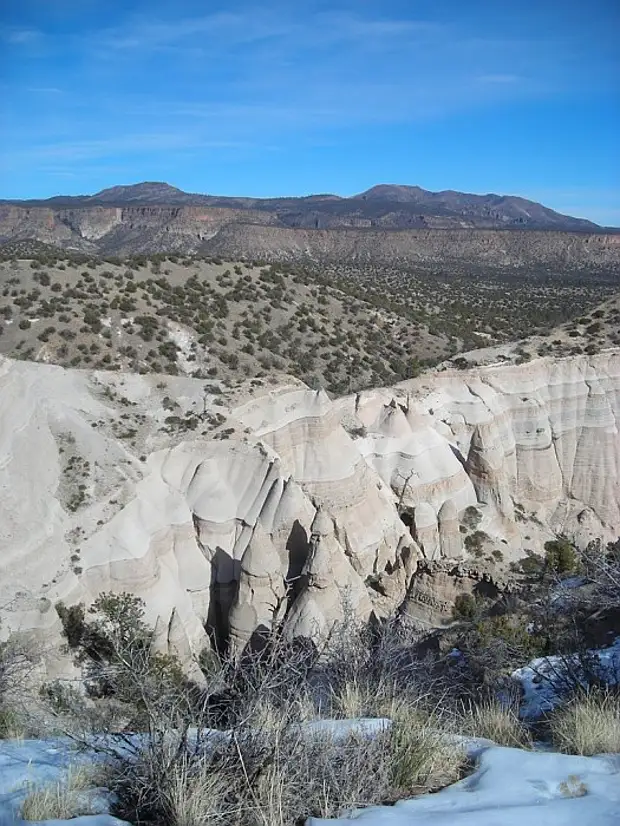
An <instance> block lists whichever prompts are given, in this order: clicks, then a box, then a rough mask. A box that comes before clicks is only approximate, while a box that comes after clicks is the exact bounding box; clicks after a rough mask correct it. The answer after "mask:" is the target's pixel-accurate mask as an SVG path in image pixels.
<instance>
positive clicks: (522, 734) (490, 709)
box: [456, 698, 532, 748]
mask: <svg viewBox="0 0 620 826" xmlns="http://www.w3.org/2000/svg"><path fill="white" fill-rule="evenodd" d="M456 725H457V730H458V731H459V733H461V734H467V735H470V736H471V737H483V738H485V739H486V740H492V741H493V742H494V743H497V744H498V746H511V747H513V748H531V746H532V737H531V734H530V732H529V729H528V728H527V727H526V726H525V725H524V724H523V723H522V722H521V720H520V719H519V714H518V706H517V705H516V704H512V703H511V704H505V703H501V702H500V701H499V700H497V699H494V698H492V699H488V700H483V701H482V702H480V703H478V704H476V705H470V706H468V707H467V708H463V711H462V713H461V714H460V715H458V717H457V721H456Z"/></svg>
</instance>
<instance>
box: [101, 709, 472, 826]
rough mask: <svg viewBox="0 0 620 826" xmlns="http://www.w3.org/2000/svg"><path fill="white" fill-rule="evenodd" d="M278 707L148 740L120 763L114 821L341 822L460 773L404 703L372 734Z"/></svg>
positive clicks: (455, 751)
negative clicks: (208, 735) (184, 735)
mask: <svg viewBox="0 0 620 826" xmlns="http://www.w3.org/2000/svg"><path fill="white" fill-rule="evenodd" d="M297 714H298V712H297V710H291V709H289V708H286V707H284V706H283V705H281V704H279V705H277V706H275V705H274V706H272V707H271V708H270V709H269V710H266V709H265V707H264V706H263V709H262V716H263V720H264V721H265V726H264V728H262V729H257V728H256V727H255V725H256V722H257V720H258V718H257V717H255V718H254V721H253V722H254V725H248V724H245V723H244V724H242V725H239V726H237V727H235V729H234V730H233V731H232V732H230V733H223V732H222V733H220V735H217V736H216V737H215V738H214V739H212V740H211V741H209V740H208V739H207V740H206V741H203V742H202V743H201V744H200V745H197V744H195V743H193V742H192V741H191V738H188V739H187V741H186V742H185V744H184V745H183V747H182V748H181V749H179V748H178V743H175V744H171V742H170V741H169V740H168V742H165V741H164V740H161V741H159V742H154V741H152V742H151V743H150V744H149V745H148V746H147V748H146V749H145V751H144V752H143V753H142V754H140V755H139V756H138V759H137V761H133V762H132V763H131V764H125V765H122V766H119V774H118V776H117V778H116V781H117V782H116V783H115V784H114V791H115V792H117V794H118V795H119V799H120V800H121V803H122V807H121V808H120V809H119V811H118V815H119V816H121V817H124V818H126V819H129V820H132V821H133V820H137V821H140V819H141V818H144V817H145V815H146V814H148V816H149V817H151V818H154V821H155V822H156V823H158V824H159V823H161V824H164V823H165V824H167V826H190V824H200V823H205V824H207V823H215V822H217V823H222V824H230V826H233V824H234V826H285V824H291V823H298V822H302V821H303V820H305V819H306V818H308V817H311V816H315V817H326V818H329V817H332V818H333V817H341V816H343V815H345V814H346V812H348V811H349V810H351V809H353V808H363V807H365V806H369V805H376V804H383V803H392V802H394V801H395V800H398V799H401V798H404V797H411V796H412V795H414V794H419V793H423V792H426V791H433V790H436V789H438V788H441V787H443V786H445V785H447V784H449V783H452V782H454V781H455V780H458V779H459V778H460V777H462V776H463V772H464V767H465V765H466V756H465V754H464V752H463V750H462V748H460V747H459V746H458V745H455V744H454V742H453V741H452V740H451V739H450V737H449V736H446V733H445V731H444V730H442V729H441V727H440V725H439V722H438V720H437V719H436V718H434V717H433V716H432V715H431V716H430V717H427V719H424V718H423V716H422V715H421V714H420V712H419V709H418V708H417V707H416V705H415V704H413V705H412V706H410V707H409V708H407V707H405V705H404V704H403V705H402V706H401V707H400V709H399V717H398V719H396V720H395V721H394V722H393V724H392V725H391V726H389V727H388V726H386V727H385V728H383V729H382V728H381V727H379V728H377V729H376V730H375V731H374V732H372V733H370V732H367V731H365V730H364V729H362V728H357V729H353V730H351V729H350V728H339V727H338V724H337V722H336V723H334V724H333V725H326V726H321V727H317V728H314V727H312V726H307V725H305V724H304V723H303V722H299V721H295V718H296V717H297Z"/></svg>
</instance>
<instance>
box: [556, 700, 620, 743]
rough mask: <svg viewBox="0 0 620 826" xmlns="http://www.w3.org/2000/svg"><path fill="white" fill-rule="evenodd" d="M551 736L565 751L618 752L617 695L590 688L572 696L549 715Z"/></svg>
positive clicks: (619, 704) (619, 718)
mask: <svg viewBox="0 0 620 826" xmlns="http://www.w3.org/2000/svg"><path fill="white" fill-rule="evenodd" d="M550 730H551V740H552V742H553V745H554V747H555V748H556V749H558V750H559V751H562V752H565V753H566V754H583V755H592V754H610V753H618V752H620V696H618V695H617V694H613V693H611V692H606V691H590V692H588V693H587V694H581V695H578V696H577V697H575V699H573V700H572V701H571V702H569V703H567V704H566V705H565V706H563V707H562V708H560V709H558V710H557V711H556V712H555V713H554V714H553V715H551V718H550Z"/></svg>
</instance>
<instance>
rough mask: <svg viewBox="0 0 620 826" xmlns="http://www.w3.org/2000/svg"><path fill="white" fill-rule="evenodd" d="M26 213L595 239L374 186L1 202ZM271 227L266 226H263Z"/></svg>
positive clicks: (464, 196)
mask: <svg viewBox="0 0 620 826" xmlns="http://www.w3.org/2000/svg"><path fill="white" fill-rule="evenodd" d="M1 203H2V204H14V205H16V206H28V207H51V208H65V209H67V208H70V209H75V208H82V207H94V206H114V207H130V206H140V205H144V206H147V205H150V206H203V207H219V208H226V209H235V210H253V211H260V212H266V213H270V214H271V216H272V218H273V221H275V222H276V223H278V224H279V225H280V226H285V227H293V228H295V227H298V228H304V229H338V228H356V229H363V228H376V229H382V228H383V229H391V230H395V229H424V228H427V229H459V228H462V229H476V228H478V229H538V230H545V229H549V230H560V231H571V232H580V231H582V232H597V231H600V229H601V227H600V226H599V225H598V224H595V223H593V222H592V221H588V220H586V219H584V218H575V217H572V216H570V215H563V214H561V213H559V212H556V211H555V210H552V209H549V208H548V207H545V206H543V205H542V204H540V203H537V202H536V201H530V200H528V199H526V198H522V197H520V196H516V195H496V194H492V193H490V194H487V195H475V194H470V193H465V192H457V191H454V190H444V191H442V192H431V191H429V190H425V189H422V188H421V187H419V186H405V185H399V184H379V185H377V186H373V187H371V188H370V189H368V190H366V191H365V192H361V193H359V194H358V195H353V196H351V197H341V196H339V195H333V194H329V193H327V194H319V195H308V196H301V197H283V198H250V197H243V196H242V197H232V196H219V195H206V194H199V193H189V192H184V191H183V190H181V189H179V188H177V187H175V186H171V185H170V184H167V183H165V182H160V181H145V182H142V183H137V184H129V185H124V186H123V185H121V186H112V187H109V188H107V189H103V190H101V191H100V192H97V193H95V194H94V195H73V196H71V195H68V196H65V195H58V196H55V197H53V198H47V199H45V200H28V201H17V200H7V199H5V200H3V201H2V202H1ZM270 223H272V221H270Z"/></svg>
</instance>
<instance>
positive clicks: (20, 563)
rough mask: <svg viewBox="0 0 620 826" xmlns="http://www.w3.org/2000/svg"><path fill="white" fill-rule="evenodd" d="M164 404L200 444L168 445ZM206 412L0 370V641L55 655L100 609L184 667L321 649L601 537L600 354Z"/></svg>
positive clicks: (66, 378) (614, 379)
mask: <svg viewBox="0 0 620 826" xmlns="http://www.w3.org/2000/svg"><path fill="white" fill-rule="evenodd" d="M162 385H163V389H162ZM164 397H167V401H166V405H169V403H170V399H173V400H174V402H175V404H176V406H177V409H178V412H179V415H178V416H176V417H174V418H175V421H177V422H179V423H180V424H182V423H183V421H184V417H190V418H193V420H194V422H195V420H196V417H197V416H198V417H200V416H203V415H204V416H205V417H206V418H204V419H203V424H204V427H202V428H195V429H193V430H183V429H182V428H181V429H180V430H178V431H177V430H174V428H173V426H172V425H169V424H166V422H167V416H168V411H167V409H166V406H165V405H164ZM225 398H226V397H225V396H222V395H221V394H220V395H218V396H217V397H215V396H211V397H210V396H209V395H208V394H207V396H205V391H204V384H203V383H202V382H200V381H198V380H194V379H187V378H181V377H166V378H165V381H163V383H162V377H159V376H137V375H131V374H119V373H112V372H110V373H102V372H99V373H92V372H87V371H75V370H73V371H72V370H64V369H62V368H58V367H52V366H49V365H43V364H33V363H27V362H12V361H10V360H8V359H2V360H0V491H1V493H2V495H1V496H0V574H1V576H0V613H1V616H2V626H1V627H2V632H3V633H7V632H8V631H11V630H13V631H15V630H20V631H22V632H28V633H32V634H34V635H36V636H37V637H38V638H39V639H40V640H43V641H45V642H46V643H48V644H49V645H50V646H51V647H53V646H54V645H56V646H57V644H58V641H59V639H60V625H59V620H58V616H57V614H56V611H55V610H54V604H55V603H56V602H57V601H58V600H63V601H64V602H65V603H66V604H71V603H75V602H79V601H84V602H87V603H88V602H90V601H92V600H94V599H95V598H96V596H97V594H98V593H100V592H101V591H110V590H112V591H132V592H134V593H136V594H137V595H139V596H140V597H142V598H143V599H144V601H145V603H146V608H147V611H146V617H147V620H148V621H149V622H150V623H152V624H153V625H154V626H155V627H156V629H157V632H158V641H159V645H160V646H161V647H162V649H164V650H174V651H176V652H178V653H179V654H180V655H181V656H182V657H184V658H185V659H188V658H189V657H190V656H193V655H195V654H196V653H197V652H198V651H199V650H200V649H201V648H203V647H204V646H206V645H209V644H218V645H224V644H227V643H230V645H231V646H232V647H233V648H235V649H237V650H238V649H241V648H242V647H243V646H245V645H246V644H247V643H248V641H250V640H252V638H253V637H254V635H256V634H261V633H264V632H266V631H268V630H269V628H271V627H272V625H273V624H274V623H278V624H282V625H283V627H284V630H285V633H286V634H287V635H288V636H291V637H292V636H296V635H300V634H302V635H309V636H313V637H322V636H324V635H325V634H326V633H328V631H329V629H330V627H331V626H332V625H333V623H334V622H336V621H338V620H339V619H342V618H343V617H344V616H345V615H346V616H348V615H351V616H354V617H358V618H362V619H364V618H367V617H369V616H370V615H371V614H375V615H379V616H381V615H384V614H387V613H389V612H391V611H393V610H395V609H397V608H406V610H407V611H408V612H409V613H412V614H413V615H416V616H418V617H419V618H421V619H424V620H426V621H428V622H435V621H439V620H443V619H446V618H449V616H450V602H451V601H453V599H454V596H455V595H456V594H457V593H460V592H461V591H462V590H463V588H465V589H466V588H468V587H470V585H467V582H469V581H470V580H471V581H474V580H475V581H476V582H489V581H492V583H493V584H494V587H500V586H499V585H498V584H497V583H498V582H499V581H500V580H501V576H502V570H503V566H504V565H505V564H507V563H508V562H509V561H511V560H513V559H517V558H519V557H520V556H521V555H523V553H524V552H525V550H524V549H525V548H528V547H529V548H531V549H532V550H537V551H540V550H541V548H542V545H543V543H544V541H545V540H546V539H549V538H551V537H552V536H553V535H554V533H555V532H560V531H561V532H564V533H566V534H567V535H569V536H572V537H573V538H574V539H575V541H576V542H578V543H579V544H582V545H584V544H587V542H588V541H589V540H590V539H592V538H594V537H596V536H598V537H601V538H602V539H604V540H608V539H614V538H616V537H617V535H618V533H620V477H619V473H620V439H619V437H618V431H617V419H618V399H620V352H618V351H610V352H606V353H602V354H600V355H598V356H594V357H590V358H586V357H575V358H569V359H563V360H553V359H540V360H537V361H534V362H531V363H529V364H524V365H520V366H509V367H505V366H499V365H498V366H489V367H484V368H479V369H473V370H470V371H448V370H446V371H435V372H433V373H429V374H427V375H425V376H423V377H421V378H420V379H417V380H414V381H411V382H407V383H404V384H402V385H398V386H397V387H394V388H390V389H377V390H372V391H366V392H364V393H361V394H358V395H357V396H356V397H354V398H344V399H340V400H337V401H331V400H330V399H329V398H328V397H327V395H326V394H325V393H323V392H321V391H319V392H316V391H313V390H309V389H308V388H306V387H305V386H303V385H302V384H300V383H299V382H295V381H294V380H291V381H290V383H287V384H285V385H282V386H277V387H274V388H272V389H271V390H265V389H262V388H261V389H256V388H254V389H252V388H251V387H250V386H248V387H247V388H246V389H244V390H240V391H238V392H237V395H236V400H235V401H233V400H232V397H231V398H230V399H229V403H228V407H226V406H225V405H222V400H223V399H225ZM216 400H217V404H216ZM121 411H123V415H125V416H129V415H131V416H133V417H134V419H135V420H134V421H133V424H134V425H135V427H134V430H133V431H129V432H130V433H134V435H132V436H131V437H130V440H129V439H128V437H127V434H125V433H123V432H120V431H119V430H118V427H117V422H118V420H119V416H120V413H121ZM127 411H131V413H128V412H127ZM210 412H218V413H221V414H223V415H224V422H223V423H221V424H220V425H218V427H217V428H216V430H215V431H214V430H212V429H210V426H208V425H207V422H208V420H209V413H210ZM342 422H344V423H345V425H346V427H347V428H348V429H349V431H350V433H351V434H352V435H349V433H348V432H347V430H345V428H344V427H343V426H342ZM179 426H180V425H179ZM231 434H232V435H231ZM359 434H363V435H359ZM76 468H78V469H79V474H78V475H77V476H76ZM491 552H492V553H491ZM472 569H475V571H476V574H475V576H473V575H472V576H470V575H469V574H468V573H463V571H471V570H472ZM429 570H431V571H432V572H433V576H432V577H430V578H429V576H427V574H425V573H424V572H425V571H429ZM454 571H456V572H457V573H451V572H454ZM489 571H490V573H489ZM446 572H447V573H446ZM444 575H445V576H444ZM425 577H426V578H425ZM442 577H444V578H445V577H447V579H446V582H444V583H443V585H442V584H441V582H443V580H442ZM485 577H486V579H485ZM440 580H441V581H440ZM448 580H449V581H450V582H453V583H454V582H456V583H457V585H454V587H453V585H450V586H448V584H447V583H448ZM458 583H460V584H458ZM464 583H465V584H464ZM479 587H482V586H479ZM442 589H443V590H442ZM442 594H443V596H442ZM435 603H437V604H435Z"/></svg>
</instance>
